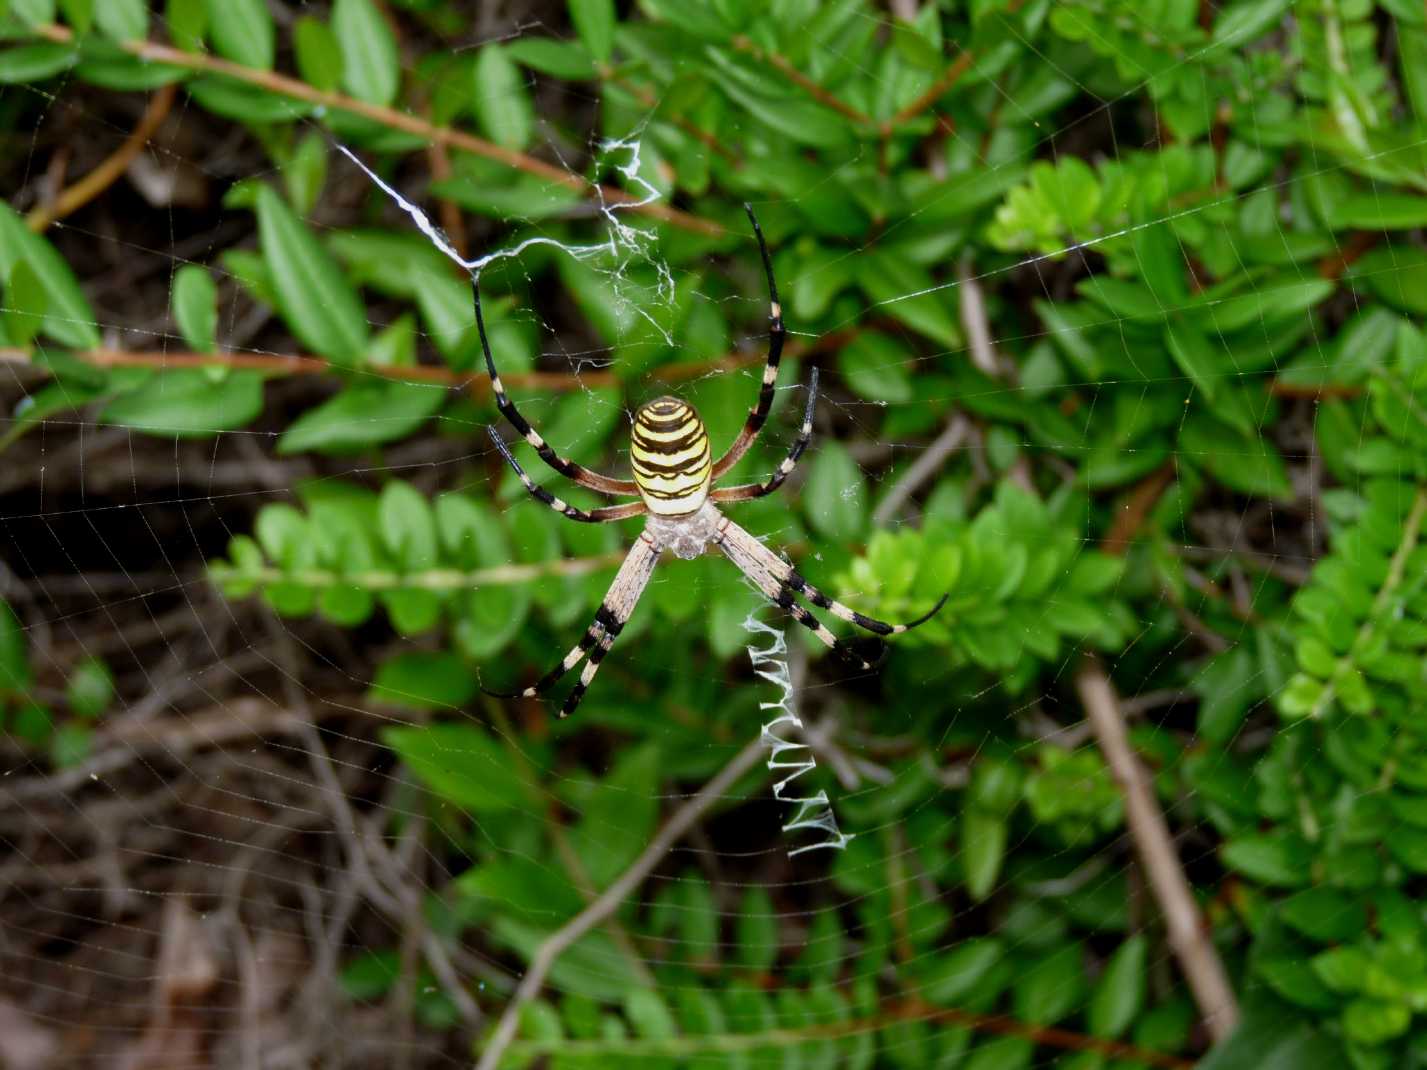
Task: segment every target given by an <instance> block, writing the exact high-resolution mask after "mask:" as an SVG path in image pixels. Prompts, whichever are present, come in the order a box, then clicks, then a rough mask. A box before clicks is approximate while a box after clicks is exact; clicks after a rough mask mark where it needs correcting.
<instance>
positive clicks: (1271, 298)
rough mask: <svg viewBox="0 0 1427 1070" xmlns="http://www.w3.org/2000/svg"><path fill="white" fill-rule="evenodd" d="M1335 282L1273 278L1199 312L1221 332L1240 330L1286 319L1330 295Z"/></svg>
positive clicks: (1213, 303)
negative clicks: (1254, 288)
mask: <svg viewBox="0 0 1427 1070" xmlns="http://www.w3.org/2000/svg"><path fill="white" fill-rule="evenodd" d="M1336 288H1337V287H1336V285H1335V284H1334V283H1332V282H1329V281H1328V280H1327V279H1296V280H1291V279H1270V280H1269V281H1268V282H1266V283H1264V284H1263V285H1262V286H1260V287H1258V288H1257V289H1256V290H1254V291H1253V292H1251V293H1246V294H1240V295H1238V296H1237V297H1226V298H1223V299H1222V300H1219V301H1216V302H1211V303H1209V304H1207V305H1205V306H1203V309H1202V310H1201V311H1200V312H1199V315H1200V316H1202V317H1203V318H1205V319H1206V321H1207V323H1209V324H1212V325H1213V329H1214V330H1218V331H1237V330H1239V329H1241V328H1243V327H1250V326H1256V325H1262V324H1264V323H1268V322H1272V321H1275V320H1282V319H1286V318H1288V317H1289V316H1292V315H1294V314H1296V313H1299V312H1303V311H1305V310H1306V309H1310V308H1312V307H1313V306H1314V305H1316V304H1318V303H1319V302H1320V301H1323V300H1326V299H1327V298H1328V297H1330V296H1331V295H1332V293H1333V291H1334V290H1335V289H1336Z"/></svg>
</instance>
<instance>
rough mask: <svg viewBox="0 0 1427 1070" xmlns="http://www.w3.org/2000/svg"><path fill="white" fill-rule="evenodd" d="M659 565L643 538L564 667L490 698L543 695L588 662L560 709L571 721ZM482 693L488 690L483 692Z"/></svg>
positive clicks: (655, 552)
mask: <svg viewBox="0 0 1427 1070" xmlns="http://www.w3.org/2000/svg"><path fill="white" fill-rule="evenodd" d="M658 561H659V549H658V547H657V546H655V545H654V540H653V539H651V538H650V537H649V535H648V533H644V534H641V535H640V536H639V538H638V539H637V540H635V543H634V546H633V547H631V548H630V551H629V553H628V554H627V555H625V558H624V563H623V564H622V565H620V566H619V571H618V572H617V573H615V577H614V582H613V583H611V584H610V585H609V590H608V591H607V592H605V596H604V601H603V602H601V603H600V608H599V610H598V611H597V612H596V613H595V619H594V621H592V622H591V624H590V626H589V628H587V629H586V630H585V634H584V635H583V636H581V637H580V641H579V642H578V643H576V644H575V645H574V647H572V648H571V649H570V652H569V653H568V654H566V655H565V656H564V658H562V659H561V661H560V663H559V664H558V665H556V666H555V668H553V669H551V670H550V671H549V672H547V673H546V674H545V675H544V676H542V677H541V678H540V679H539V680H537V681H536V682H535V683H533V684H531V685H530V686H529V687H527V688H524V689H522V690H520V691H514V692H510V693H507V694H501V693H499V692H495V691H486V694H488V695H496V696H497V697H498V698H517V697H520V698H529V697H532V696H534V695H538V694H541V693H542V692H544V691H547V690H549V689H550V688H551V687H553V686H554V685H555V684H556V683H557V682H559V680H560V679H561V678H562V677H563V676H564V675H565V674H566V673H568V672H569V671H570V670H571V669H573V668H574V667H575V666H576V665H578V664H579V663H580V662H581V660H584V661H585V667H584V668H583V669H581V670H580V678H579V679H578V680H577V681H576V682H575V686H574V687H573V688H571V689H570V693H569V694H568V695H567V696H565V701H564V703H563V704H562V705H561V707H560V716H561V717H568V716H569V715H570V714H572V713H574V712H575V708H576V707H577V706H579V704H580V700H581V699H582V698H584V696H585V691H586V689H587V688H588V687H589V686H590V681H592V680H593V679H594V678H595V673H597V672H599V668H600V662H602V661H603V660H604V656H605V655H606V654H608V653H609V648H610V647H612V646H613V645H614V641H615V640H616V639H617V638H619V633H620V632H621V631H623V630H624V626H625V624H626V623H628V621H629V618H630V616H631V615H632V614H633V613H634V607H635V606H636V605H638V604H639V598H640V596H641V595H642V594H643V593H644V588H645V586H646V585H647V584H648V583H649V577H650V576H651V575H652V574H653V572H654V566H655V564H656V563H657V562H658ZM586 659H587V660H586ZM482 690H485V689H484V688H482Z"/></svg>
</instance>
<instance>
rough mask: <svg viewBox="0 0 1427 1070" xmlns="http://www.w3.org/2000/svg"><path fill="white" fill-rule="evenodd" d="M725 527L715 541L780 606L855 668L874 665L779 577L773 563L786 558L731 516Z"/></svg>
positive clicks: (777, 563)
mask: <svg viewBox="0 0 1427 1070" xmlns="http://www.w3.org/2000/svg"><path fill="white" fill-rule="evenodd" d="M720 523H721V525H722V530H721V531H720V532H719V534H718V535H717V536H716V537H715V539H714V541H715V543H716V544H717V546H718V548H719V549H720V550H722V551H723V552H724V554H725V555H726V556H727V557H728V559H729V560H730V561H732V562H733V563H734V564H735V565H736V566H738V570H739V571H740V572H742V573H743V574H744V575H745V576H747V577H748V578H749V579H750V580H752V581H753V583H754V585H755V586H756V587H757V588H758V589H759V590H760V591H762V592H763V593H764V595H766V596H767V598H768V600H769V601H771V602H772V603H773V604H774V605H776V606H777V607H778V608H779V609H783V610H786V611H787V613H788V615H789V616H790V617H792V618H793V619H794V620H795V621H797V622H798V623H799V624H801V625H802V626H803V627H804V628H807V629H808V630H809V631H810V632H812V633H813V634H814V635H816V636H817V637H818V639H819V640H820V641H821V642H822V643H823V644H824V645H825V646H827V647H828V648H829V649H830V650H831V651H832V652H833V653H834V654H836V655H837V656H838V657H839V658H841V659H842V660H843V661H845V662H847V663H848V664H850V665H852V666H853V667H855V668H858V669H862V670H864V671H865V670H869V669H872V668H873V667H874V666H873V662H871V661H869V660H868V659H867V658H864V657H863V656H862V655H861V654H858V653H857V652H856V651H855V650H853V649H852V647H851V646H850V645H849V644H848V643H845V642H843V641H842V640H841V639H839V638H838V637H837V636H835V635H833V634H832V632H830V631H828V629H827V626H826V625H825V624H823V623H822V621H820V620H818V619H817V617H815V616H813V615H812V614H811V613H809V612H808V611H807V609H805V608H804V607H803V606H801V605H799V604H798V601H797V598H796V597H795V595H794V592H793V588H792V587H791V586H789V585H788V584H787V583H786V582H784V581H783V580H782V579H780V578H779V576H778V575H777V573H776V572H775V571H774V569H773V567H772V566H773V565H775V564H776V565H782V564H783V562H781V561H779V559H778V558H777V557H776V556H775V555H774V554H773V553H772V552H771V551H770V550H768V548H767V547H765V546H764V545H763V544H762V543H761V542H759V541H758V540H757V539H755V538H754V537H753V536H752V535H750V534H749V533H748V532H747V531H745V530H744V529H743V528H741V527H739V526H738V525H737V524H735V523H734V522H733V521H731V520H729V519H728V518H727V517H724V519H723V520H722V521H721V522H720Z"/></svg>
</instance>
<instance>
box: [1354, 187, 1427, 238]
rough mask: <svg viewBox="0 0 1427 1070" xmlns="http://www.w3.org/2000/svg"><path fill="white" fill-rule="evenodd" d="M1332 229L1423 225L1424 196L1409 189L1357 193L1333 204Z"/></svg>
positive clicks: (1426, 214)
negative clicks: (1397, 191) (1400, 191)
mask: <svg viewBox="0 0 1427 1070" xmlns="http://www.w3.org/2000/svg"><path fill="white" fill-rule="evenodd" d="M1333 223H1334V225H1335V229H1344V228H1348V227H1356V228H1358V229H1360V230H1411V229H1414V228H1416V227H1427V197H1423V196H1419V195H1417V194H1412V193H1359V194H1356V195H1355V196H1352V197H1348V198H1345V199H1344V200H1342V201H1340V202H1338V203H1336V204H1334V205H1333Z"/></svg>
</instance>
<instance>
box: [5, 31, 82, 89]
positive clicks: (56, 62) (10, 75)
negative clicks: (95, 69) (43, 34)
mask: <svg viewBox="0 0 1427 1070" xmlns="http://www.w3.org/2000/svg"><path fill="white" fill-rule="evenodd" d="M78 59H79V49H77V48H75V47H74V46H73V45H60V44H51V43H50V42H48V41H42V42H40V43H38V44H33V45H20V46H19V47H18V48H7V49H6V50H5V51H3V52H0V85H18V84H21V83H24V82H42V81H44V80H45V79H46V78H49V77H51V76H52V75H56V74H59V73H60V71H67V70H69V69H70V68H71V67H73V66H74V65H75V63H76V62H77V61H78Z"/></svg>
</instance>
